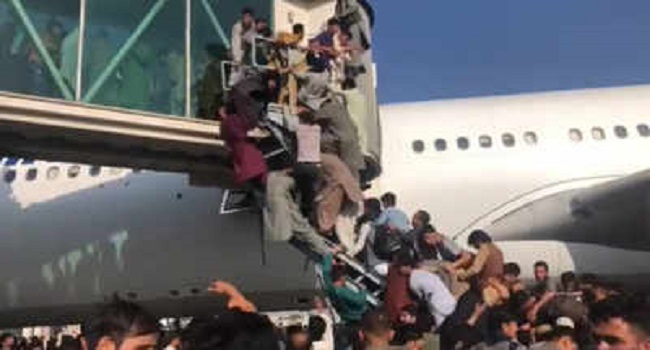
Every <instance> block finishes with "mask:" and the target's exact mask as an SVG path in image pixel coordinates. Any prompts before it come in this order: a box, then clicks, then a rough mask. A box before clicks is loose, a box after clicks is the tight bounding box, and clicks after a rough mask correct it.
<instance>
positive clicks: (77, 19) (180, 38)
mask: <svg viewBox="0 0 650 350" xmlns="http://www.w3.org/2000/svg"><path fill="white" fill-rule="evenodd" d="M188 4H189V7H188ZM244 7H250V8H252V9H253V10H254V11H255V13H256V17H258V18H264V19H266V20H268V21H269V22H270V23H272V18H271V17H270V14H271V12H272V2H271V1H268V0H237V1H235V0H221V1H218V0H192V1H181V0H110V1H107V0H56V1H43V0H5V1H1V2H0V71H1V72H2V77H3V79H1V80H0V91H5V92H13V93H21V94H27V95H33V96H39V97H47V98H55V99H62V100H68V101H79V102H85V103H90V104H97V105H102V106H110V107H119V108H125V109H130V110H141V111H147V112H154V113H159V114H162V115H173V116H185V117H196V116H197V111H198V109H199V108H198V107H199V97H198V92H199V91H200V89H199V85H200V83H201V82H202V80H203V78H205V77H206V71H208V70H207V67H208V65H209V64H210V63H211V59H212V58H214V57H215V53H219V54H218V55H217V56H216V57H217V59H218V60H221V59H225V58H226V52H227V49H228V47H229V46H230V43H229V41H230V32H231V28H232V26H233V24H234V23H235V22H236V21H237V19H238V18H239V16H240V14H241V10H242V8H244ZM212 78H214V77H212ZM217 78H218V77H217ZM217 85H219V84H217Z"/></svg>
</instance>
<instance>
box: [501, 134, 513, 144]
mask: <svg viewBox="0 0 650 350" xmlns="http://www.w3.org/2000/svg"><path fill="white" fill-rule="evenodd" d="M501 140H502V141H503V145H504V146H506V147H512V146H514V145H515V136H514V135H513V134H510V133H507V134H503V136H501Z"/></svg>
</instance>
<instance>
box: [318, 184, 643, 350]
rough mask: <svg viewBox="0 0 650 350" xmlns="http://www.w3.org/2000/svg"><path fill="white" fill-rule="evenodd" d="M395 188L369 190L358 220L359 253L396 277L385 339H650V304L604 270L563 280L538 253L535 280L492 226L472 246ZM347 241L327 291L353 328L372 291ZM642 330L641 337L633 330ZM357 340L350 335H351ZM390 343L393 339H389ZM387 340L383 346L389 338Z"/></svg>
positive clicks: (538, 344)
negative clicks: (355, 282) (404, 202)
mask: <svg viewBox="0 0 650 350" xmlns="http://www.w3.org/2000/svg"><path fill="white" fill-rule="evenodd" d="M396 204H397V201H396V196H395V194H393V193H386V194H384V195H383V196H382V197H381V199H380V200H378V199H367V200H366V205H365V209H366V211H365V214H364V215H363V216H361V218H360V219H359V222H358V224H357V232H358V237H359V238H361V239H364V240H365V245H364V246H363V248H362V250H361V251H359V252H355V253H356V254H357V257H358V258H359V260H362V261H364V262H365V263H366V265H367V266H368V268H369V269H371V270H373V271H374V272H375V273H377V274H378V275H382V276H385V280H386V284H385V291H384V297H383V305H382V306H381V309H382V310H383V311H382V312H381V315H380V316H377V314H374V315H375V316H374V317H380V318H381V317H383V318H384V319H385V322H384V323H385V326H383V329H384V330H385V332H384V333H383V338H381V339H383V340H381V341H379V340H377V341H376V343H381V344H384V345H382V346H388V345H399V346H407V348H408V349H559V350H569V349H645V348H647V347H648V346H650V337H649V336H650V333H648V332H649V331H650V328H649V327H650V303H649V300H648V298H647V295H646V294H634V293H630V292H628V291H626V290H624V289H623V288H622V287H621V286H620V285H617V284H615V283H611V282H608V281H606V280H604V279H602V278H599V277H598V276H595V275H591V274H584V275H580V276H577V275H576V274H575V273H574V272H572V271H566V272H564V273H562V274H561V276H560V278H559V280H557V281H556V280H554V279H553V278H551V277H550V273H549V265H548V263H547V262H545V261H541V260H540V261H537V262H536V263H535V264H534V266H533V269H534V281H532V282H528V281H524V280H521V279H520V274H521V267H520V266H519V265H518V264H517V263H516V262H506V261H504V255H503V253H502V251H501V249H500V248H499V246H498V243H495V242H494V241H493V240H492V238H491V237H490V235H489V234H488V233H486V232H484V231H481V230H477V231H474V232H472V233H471V234H470V235H469V237H468V241H467V246H468V247H471V248H473V249H472V250H471V251H470V250H466V249H462V248H461V247H460V246H459V245H457V244H456V242H454V241H453V240H451V239H450V238H448V237H447V236H445V235H444V234H441V233H439V232H437V230H436V229H435V227H434V226H433V225H432V224H431V216H430V214H429V213H427V212H426V211H424V210H420V211H417V212H416V213H415V214H414V215H413V217H412V219H411V220H409V219H408V216H407V215H406V214H405V213H404V212H403V211H402V210H400V209H398V208H397V206H396ZM343 250H344V249H343V248H340V247H337V248H335V249H333V250H332V252H331V253H330V254H328V255H326V257H325V259H324V261H323V263H322V265H323V273H324V274H327V275H328V276H326V277H325V286H326V288H325V291H326V293H327V295H328V297H329V298H330V300H331V301H332V304H333V306H334V307H335V309H336V310H337V311H338V314H339V316H340V318H341V320H342V324H344V325H346V326H343V329H345V328H346V327H348V328H350V329H352V331H350V330H347V331H344V332H341V333H340V334H341V335H342V336H343V337H346V336H347V335H348V334H355V332H356V331H355V330H357V329H359V328H361V329H362V330H363V329H364V315H365V314H366V313H367V312H369V310H370V308H371V307H370V306H369V305H368V303H367V302H366V297H367V295H366V291H364V290H359V289H357V288H353V287H350V285H349V284H348V283H346V281H347V278H346V277H348V276H347V272H348V271H349V270H348V269H347V268H346V266H345V265H344V264H342V263H337V258H336V257H337V255H339V254H342V252H343ZM633 334H634V336H632V335H633ZM348 340H349V339H340V338H339V344H346V342H347V341H348ZM382 342H383V343H382ZM379 348H382V347H379Z"/></svg>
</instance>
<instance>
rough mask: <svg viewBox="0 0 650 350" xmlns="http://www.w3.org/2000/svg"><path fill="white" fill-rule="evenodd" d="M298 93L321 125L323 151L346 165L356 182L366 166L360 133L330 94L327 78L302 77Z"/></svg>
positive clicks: (345, 111) (343, 107)
mask: <svg viewBox="0 0 650 350" xmlns="http://www.w3.org/2000/svg"><path fill="white" fill-rule="evenodd" d="M301 78H302V79H301V81H302V83H303V86H302V88H301V89H300V92H299V99H300V101H301V103H302V104H304V105H305V106H306V107H308V108H310V109H311V110H312V111H314V113H315V115H316V119H317V120H319V121H320V122H322V123H323V124H322V126H323V136H322V142H321V143H322V149H323V152H325V153H332V154H336V155H338V156H339V158H341V160H342V161H343V162H344V163H345V164H346V165H347V166H348V168H349V170H350V172H351V173H352V175H353V177H354V178H355V179H359V172H360V171H362V170H363V169H364V167H365V164H364V159H363V155H362V153H361V147H360V146H359V134H358V130H357V127H356V125H355V124H354V122H353V121H352V119H351V118H350V115H349V113H348V111H347V109H345V106H344V105H343V104H342V103H341V102H340V101H339V100H338V99H337V98H336V97H335V95H334V94H332V93H331V92H330V90H329V88H328V85H327V81H326V78H324V77H323V76H322V75H319V74H303V75H302V76H301Z"/></svg>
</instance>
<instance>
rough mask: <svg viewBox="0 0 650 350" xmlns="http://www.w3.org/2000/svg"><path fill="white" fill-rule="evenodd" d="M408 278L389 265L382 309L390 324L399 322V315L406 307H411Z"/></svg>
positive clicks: (411, 300)
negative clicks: (388, 317) (386, 314)
mask: <svg viewBox="0 0 650 350" xmlns="http://www.w3.org/2000/svg"><path fill="white" fill-rule="evenodd" d="M409 278H410V277H409V276H404V275H403V274H401V273H400V272H399V268H398V267H396V266H395V265H393V264H391V265H390V266H389V267H388V276H386V295H385V296H384V308H385V309H386V312H388V315H389V316H390V319H391V321H392V322H395V323H398V322H399V314H400V312H401V311H402V309H403V308H404V307H406V306H409V305H413V304H414V302H413V299H411V293H410V286H409Z"/></svg>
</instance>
